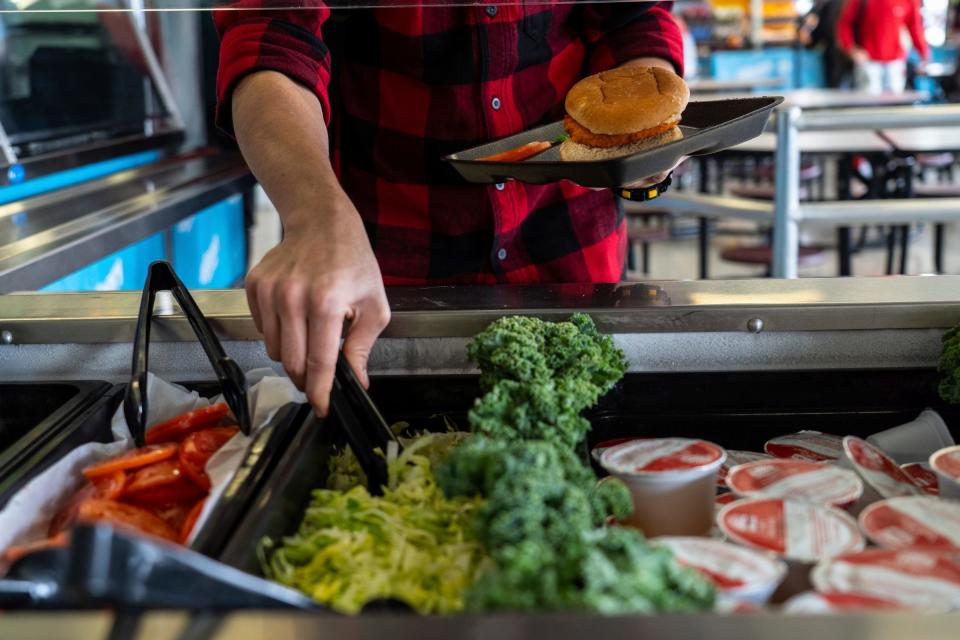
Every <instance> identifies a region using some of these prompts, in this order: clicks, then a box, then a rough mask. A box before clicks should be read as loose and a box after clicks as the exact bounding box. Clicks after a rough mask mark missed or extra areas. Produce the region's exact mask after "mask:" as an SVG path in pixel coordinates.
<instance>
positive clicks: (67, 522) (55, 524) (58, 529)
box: [47, 472, 122, 538]
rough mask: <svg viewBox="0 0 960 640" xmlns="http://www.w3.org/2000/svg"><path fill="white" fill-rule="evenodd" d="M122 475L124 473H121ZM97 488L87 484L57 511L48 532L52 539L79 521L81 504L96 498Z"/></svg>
mask: <svg viewBox="0 0 960 640" xmlns="http://www.w3.org/2000/svg"><path fill="white" fill-rule="evenodd" d="M121 473H122V472H121ZM97 496H98V494H97V488H96V487H95V486H94V485H92V484H90V483H89V482H87V483H86V484H84V485H83V486H82V487H80V489H79V490H78V491H77V492H76V493H74V494H73V496H72V497H71V498H70V500H69V502H67V503H66V504H65V505H63V507H61V508H60V511H57V514H56V515H55V516H53V520H51V521H50V529H49V530H48V531H47V535H49V536H50V537H51V538H52V537H54V536H56V535H58V534H60V533H63V532H64V531H67V530H68V529H69V528H70V527H72V526H73V524H74V523H75V522H76V521H77V513H78V512H79V509H80V504H81V503H83V502H84V501H85V500H90V499H92V498H96V497H97Z"/></svg>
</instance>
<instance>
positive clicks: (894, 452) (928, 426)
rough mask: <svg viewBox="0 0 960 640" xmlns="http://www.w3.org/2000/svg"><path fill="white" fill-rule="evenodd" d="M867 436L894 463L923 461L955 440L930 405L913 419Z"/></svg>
mask: <svg viewBox="0 0 960 640" xmlns="http://www.w3.org/2000/svg"><path fill="white" fill-rule="evenodd" d="M866 440H867V442H869V443H870V444H872V445H875V446H877V447H880V448H881V449H883V451H884V452H886V454H887V455H888V456H890V457H891V458H893V459H894V460H895V461H896V462H897V464H907V463H908V462H926V461H927V460H928V459H929V458H930V454H932V453H933V452H935V451H938V450H940V449H943V448H944V447H951V446H953V445H954V444H955V443H954V441H953V436H951V435H950V430H949V429H948V428H947V425H946V423H945V422H944V421H943V418H941V417H940V414H938V413H937V412H936V411H934V410H933V409H924V410H923V411H922V412H921V413H920V415H919V416H917V418H916V419H915V420H912V421H910V422H908V423H906V424H902V425H900V426H899V427H893V428H892V429H887V430H886V431H881V432H880V433H875V434H873V435H872V436H870V437H868V438H867V439H866Z"/></svg>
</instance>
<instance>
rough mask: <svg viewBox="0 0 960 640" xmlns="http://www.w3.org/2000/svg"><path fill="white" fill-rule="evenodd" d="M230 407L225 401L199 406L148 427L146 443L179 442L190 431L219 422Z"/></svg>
mask: <svg viewBox="0 0 960 640" xmlns="http://www.w3.org/2000/svg"><path fill="white" fill-rule="evenodd" d="M228 411H230V408H229V407H228V406H227V405H226V403H223V402H219V403H217V404H214V405H210V406H209V407H201V408H200V409H195V410H193V411H190V412H188V413H184V414H183V415H179V416H177V417H176V418H171V419H170V420H167V421H166V422H161V423H160V424H158V425H155V426H153V427H150V428H149V429H148V430H147V435H146V442H147V444H158V443H161V442H180V441H181V440H183V438H184V437H185V436H186V435H187V434H188V433H190V432H191V431H196V430H197V429H199V428H201V427H205V426H208V425H212V424H214V423H216V422H219V421H220V420H221V419H222V418H223V417H224V416H226V415H227V412H228Z"/></svg>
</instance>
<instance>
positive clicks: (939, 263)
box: [933, 222, 946, 273]
mask: <svg viewBox="0 0 960 640" xmlns="http://www.w3.org/2000/svg"><path fill="white" fill-rule="evenodd" d="M945 226H946V225H944V224H943V223H942V222H938V223H937V224H935V225H933V271H934V273H943V232H944V227H945Z"/></svg>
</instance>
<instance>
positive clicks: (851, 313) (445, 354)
mask: <svg viewBox="0 0 960 640" xmlns="http://www.w3.org/2000/svg"><path fill="white" fill-rule="evenodd" d="M388 295H389V297H390V301H391V305H392V308H393V320H392V322H391V324H390V326H389V327H388V329H387V330H386V332H385V333H384V336H383V338H382V339H381V340H380V341H379V342H378V343H377V347H376V349H375V351H374V353H373V356H372V361H371V370H372V371H373V372H374V373H381V374H387V373H406V374H411V373H425V372H431V373H452V372H456V373H460V372H466V371H470V370H471V368H470V365H469V364H468V363H467V362H466V360H465V357H464V345H465V343H466V341H467V340H468V339H469V337H470V336H472V335H473V334H475V333H476V332H478V331H479V330H481V329H482V328H483V327H484V326H486V324H488V323H489V322H490V321H492V320H493V319H495V318H497V317H499V316H501V315H504V314H506V313H510V314H531V315H537V316H541V317H545V318H550V319H559V318H564V317H566V316H568V315H569V314H570V313H571V312H573V311H576V310H583V311H589V313H590V314H591V315H592V316H593V317H594V319H595V320H596V322H597V324H598V325H599V326H600V328H601V330H603V331H605V332H610V333H613V334H615V339H616V340H617V342H618V344H619V345H620V346H621V347H622V348H623V349H624V350H625V351H626V353H627V355H628V358H629V359H630V362H631V366H632V368H633V370H635V371H710V370H737V369H739V370H747V369H753V370H757V369H819V368H864V367H866V368H869V367H887V368H889V367H916V366H921V367H926V366H932V365H934V364H935V362H936V359H937V356H938V354H939V349H940V336H941V335H942V333H943V331H944V329H946V328H947V327H950V326H952V325H954V324H956V323H957V322H960V277H955V276H940V277H912V278H911V277H906V278H877V279H856V280H854V279H826V280H816V279H805V280H793V281H785V280H739V281H696V282H655V283H649V284H624V285H617V286H612V285H611V286H581V285H562V286H559V285H558V286H530V287H519V286H509V287H507V286H505V287H426V288H408V287H403V288H394V289H391V290H390V291H389V293H388ZM138 299H139V294H137V293H94V294H17V295H10V296H0V379H8V380H9V379H30V380H35V379H50V378H63V377H64V376H69V375H71V372H73V375H76V373H77V371H78V369H79V370H84V371H85V372H86V373H87V374H89V372H90V371H91V370H92V371H95V372H97V374H98V375H99V376H102V377H104V378H106V379H109V380H123V379H125V378H126V376H127V375H128V367H129V342H130V340H131V339H132V332H133V327H134V320H135V316H136V311H137V304H138ZM196 299H197V301H198V303H199V305H200V307H201V308H202V309H203V310H204V312H205V313H206V315H207V316H208V317H209V318H210V319H211V321H212V323H213V324H214V326H215V327H216V328H217V330H218V331H219V332H220V334H221V336H222V338H223V339H224V341H225V347H226V349H227V351H228V352H229V353H230V354H231V355H232V356H233V357H235V358H236V359H237V360H238V361H239V362H240V363H241V365H242V366H244V367H246V368H254V367H258V366H271V365H272V363H271V362H270V361H269V359H268V358H267V357H266V355H265V353H264V351H263V345H262V343H261V342H260V339H259V335H258V334H257V332H256V329H255V327H254V325H253V322H252V320H251V319H250V316H249V311H248V308H247V305H246V297H245V295H244V293H243V291H239V290H232V291H206V292H197V294H196ZM157 308H158V309H159V310H160V311H159V313H158V315H159V316H161V317H159V318H158V320H157V322H156V325H157V328H156V329H155V331H154V333H153V340H154V341H155V342H156V343H157V345H156V347H155V348H154V349H152V350H151V356H152V360H151V367H152V368H153V370H154V371H156V372H157V373H167V374H172V375H176V376H177V377H181V378H183V377H184V376H186V377H191V376H192V377H199V378H207V377H209V375H210V374H209V371H208V367H207V365H206V362H205V359H204V356H203V354H202V352H201V350H200V349H199V347H198V346H197V345H196V344H195V343H194V342H193V337H192V334H191V333H190V329H189V326H188V325H187V323H186V321H185V320H184V319H183V318H182V317H181V316H179V315H178V313H177V312H176V310H175V308H174V307H173V306H172V302H170V300H169V299H168V300H166V304H165V305H164V304H163V301H162V300H161V301H160V303H158V307H157ZM3 343H7V344H3ZM77 363H83V366H82V367H81V366H78V364H77Z"/></svg>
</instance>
